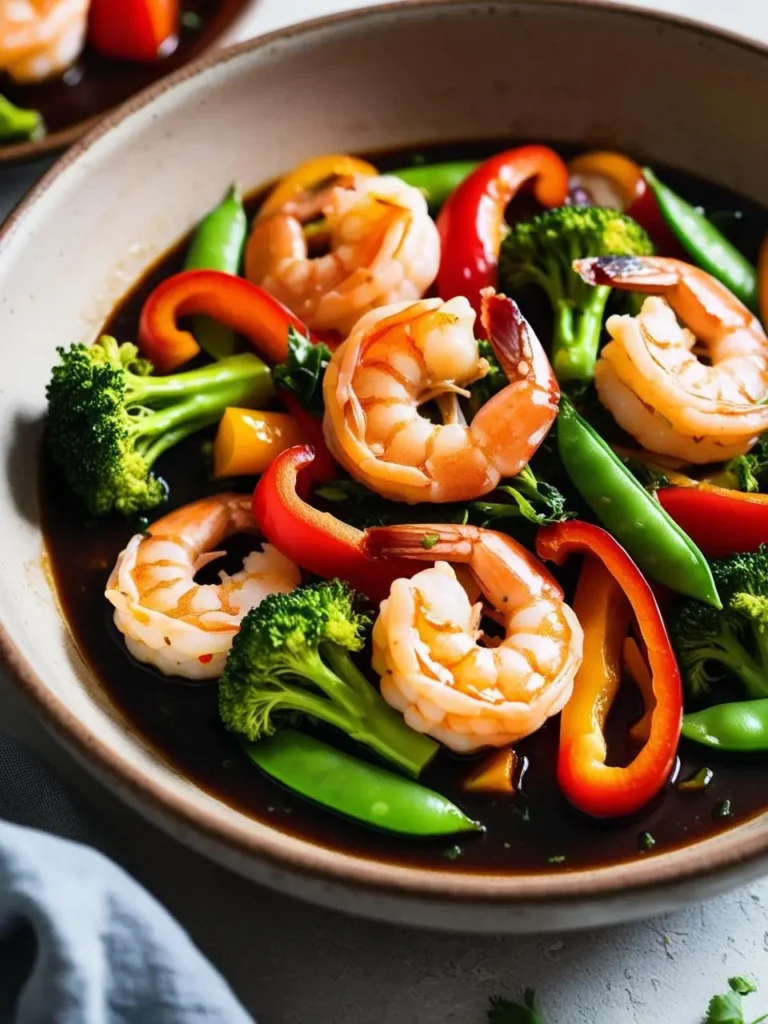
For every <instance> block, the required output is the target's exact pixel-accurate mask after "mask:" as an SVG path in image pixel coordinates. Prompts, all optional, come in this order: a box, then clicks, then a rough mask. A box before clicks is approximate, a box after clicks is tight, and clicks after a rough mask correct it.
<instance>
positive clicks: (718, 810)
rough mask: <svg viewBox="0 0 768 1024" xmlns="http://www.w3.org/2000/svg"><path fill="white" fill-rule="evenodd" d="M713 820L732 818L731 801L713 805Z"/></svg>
mask: <svg viewBox="0 0 768 1024" xmlns="http://www.w3.org/2000/svg"><path fill="white" fill-rule="evenodd" d="M712 817H713V818H732V817H733V812H732V811H731V801H730V800H723V801H721V803H719V804H716V805H715V809H714V810H713V811H712Z"/></svg>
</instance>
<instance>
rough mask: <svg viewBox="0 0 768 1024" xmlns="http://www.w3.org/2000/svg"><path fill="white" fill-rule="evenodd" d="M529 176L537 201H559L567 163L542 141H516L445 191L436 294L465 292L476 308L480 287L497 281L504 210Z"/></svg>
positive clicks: (564, 188)
mask: <svg viewBox="0 0 768 1024" xmlns="http://www.w3.org/2000/svg"><path fill="white" fill-rule="evenodd" d="M530 179H534V194H535V196H536V198H537V199H538V201H539V202H540V203H541V204H542V205H543V206H562V204H563V203H564V202H565V200H566V198H567V196H568V168H567V167H566V166H565V164H564V163H563V161H562V160H561V159H560V157H559V156H558V155H557V153H555V151H554V150H552V149H549V148H547V147H546V146H521V147H519V148H518V149H509V150H507V151H506V152H504V153H499V154H498V156H494V157H491V159H490V160H486V161H485V162H484V163H482V164H480V166H479V167H477V168H476V169H475V170H474V171H473V172H472V173H471V174H470V175H469V177H467V178H465V180H464V181H463V182H462V183H461V185H459V187H458V188H457V189H456V191H455V192H453V193H452V195H450V196H449V198H448V200H447V202H446V203H445V204H444V206H443V208H442V209H441V211H440V213H439V215H438V218H437V227H438V231H439V232H440V243H441V251H442V257H441V260H440V270H439V271H438V274H437V290H438V292H439V294H440V297H441V298H442V299H451V298H453V297H454V296H455V295H466V297H467V298H468V299H469V301H470V302H471V303H472V305H473V307H474V308H475V310H476V311H477V312H478V313H479V312H480V292H481V291H482V289H483V288H488V287H491V288H495V287H496V283H497V273H496V270H497V266H498V262H499V250H500V248H501V242H502V239H503V237H504V212H505V210H506V208H507V205H508V204H509V202H510V201H511V200H512V199H513V198H514V196H515V195H516V194H517V192H518V191H519V189H520V188H521V187H522V186H523V185H524V184H525V183H526V182H527V181H529V180H530Z"/></svg>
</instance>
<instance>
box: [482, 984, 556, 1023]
mask: <svg viewBox="0 0 768 1024" xmlns="http://www.w3.org/2000/svg"><path fill="white" fill-rule="evenodd" d="M488 1024H547V1022H546V1020H545V1018H544V1016H543V1014H542V1012H541V1008H540V1007H539V1003H538V1000H537V998H536V993H535V992H534V991H533V989H531V988H527V989H526V990H525V993H524V994H523V1003H522V1004H520V1003H513V1002H511V1001H510V1000H509V999H502V998H501V997H500V996H494V997H493V998H492V999H491V1005H490V1009H489V1010H488Z"/></svg>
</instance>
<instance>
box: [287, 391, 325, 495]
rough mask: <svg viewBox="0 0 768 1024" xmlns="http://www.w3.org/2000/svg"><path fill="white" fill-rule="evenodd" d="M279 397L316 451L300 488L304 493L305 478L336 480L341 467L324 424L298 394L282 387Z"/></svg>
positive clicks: (318, 481) (320, 480) (322, 481)
mask: <svg viewBox="0 0 768 1024" xmlns="http://www.w3.org/2000/svg"><path fill="white" fill-rule="evenodd" d="M277 397H278V398H279V399H280V401H281V402H282V403H283V405H284V406H285V408H286V409H287V410H288V412H289V413H290V414H291V416H293V418H294V419H295V420H296V423H297V424H298V426H299V429H300V430H301V432H302V434H303V437H304V439H305V440H306V441H307V442H308V443H309V444H310V445H311V447H312V449H313V450H314V453H315V457H314V460H313V461H312V463H311V465H309V466H308V467H307V471H306V473H302V474H301V477H300V479H299V488H300V490H301V491H302V493H303V492H304V490H305V489H307V488H306V487H302V486H301V484H302V481H304V480H307V481H308V482H310V483H313V484H323V483H327V482H328V481H329V480H335V479H336V478H337V477H338V475H339V467H338V464H337V462H336V460H335V459H334V457H333V456H332V455H331V453H330V450H329V448H328V445H327V444H326V443H325V436H324V435H323V425H322V423H321V422H320V420H316V419H315V417H314V416H313V415H312V414H311V413H308V412H307V410H306V409H305V408H304V407H303V405H302V404H301V402H300V401H299V400H298V398H297V397H296V395H293V394H291V392H290V391H284V390H283V389H282V388H279V389H278V392H277Z"/></svg>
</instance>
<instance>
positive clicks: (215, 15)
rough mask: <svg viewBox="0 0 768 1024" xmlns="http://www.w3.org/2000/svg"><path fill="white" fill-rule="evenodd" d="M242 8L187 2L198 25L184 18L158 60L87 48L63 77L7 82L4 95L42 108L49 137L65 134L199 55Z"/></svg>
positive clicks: (0, 88) (217, 0)
mask: <svg viewBox="0 0 768 1024" xmlns="http://www.w3.org/2000/svg"><path fill="white" fill-rule="evenodd" d="M243 4H244V0H184V2H183V3H182V5H181V8H182V11H183V12H184V14H185V15H187V16H188V17H189V16H191V17H192V18H194V19H195V20H196V21H197V25H196V27H194V28H192V27H186V26H185V24H184V21H185V20H186V19H182V23H181V26H180V31H179V39H178V45H177V46H176V49H175V50H174V51H173V52H172V53H170V54H169V55H168V56H166V57H163V58H162V59H160V60H156V61H152V62H151V63H144V64H140V63H135V62H132V61H123V60H114V59H113V58H108V57H101V56H99V54H97V53H94V51H93V50H91V49H90V48H89V47H88V46H86V48H85V50H84V52H83V54H82V55H81V57H80V59H79V60H78V61H77V63H76V64H75V65H74V66H73V67H71V68H69V70H68V71H66V72H65V74H64V75H63V76H61V77H57V78H51V79H48V80H47V81H45V82H38V83H34V84H30V85H26V84H25V85H19V84H17V83H16V82H13V81H11V80H10V79H7V78H3V79H2V83H1V84H0V92H2V93H3V94H4V95H5V96H7V97H8V99H10V100H11V101H12V102H13V103H16V104H18V105H19V106H20V107H30V108H32V109H34V110H39V111H40V113H41V114H42V115H43V119H44V121H45V124H46V127H47V129H48V132H49V133H54V132H58V131H62V130H64V129H66V128H69V127H71V126H72V125H76V124H79V123H80V122H81V121H87V120H90V119H91V118H95V117H98V116H100V115H101V114H103V113H104V112H105V111H107V110H109V109H111V108H112V107H114V106H116V105H117V104H119V103H122V102H124V101H125V100H127V99H128V98H129V97H130V96H133V95H134V93H137V92H139V91H140V90H142V89H145V88H146V87H147V86H148V85H151V84H152V83H153V82H156V81H157V80H158V79H159V78H162V77H163V76H164V75H167V74H170V72H171V71H176V70H177V69H178V68H180V67H181V66H182V64H186V63H187V62H188V61H190V60H192V59H193V58H195V57H198V56H200V54H201V53H202V52H203V51H204V50H205V49H207V48H208V47H209V46H210V45H211V43H212V42H213V41H214V40H215V39H216V38H218V36H220V35H221V33H222V32H224V30H225V29H226V28H227V27H228V26H229V25H230V24H231V23H232V21H233V20H234V19H235V17H236V16H237V15H238V14H239V13H240V10H241V8H242V7H243Z"/></svg>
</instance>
